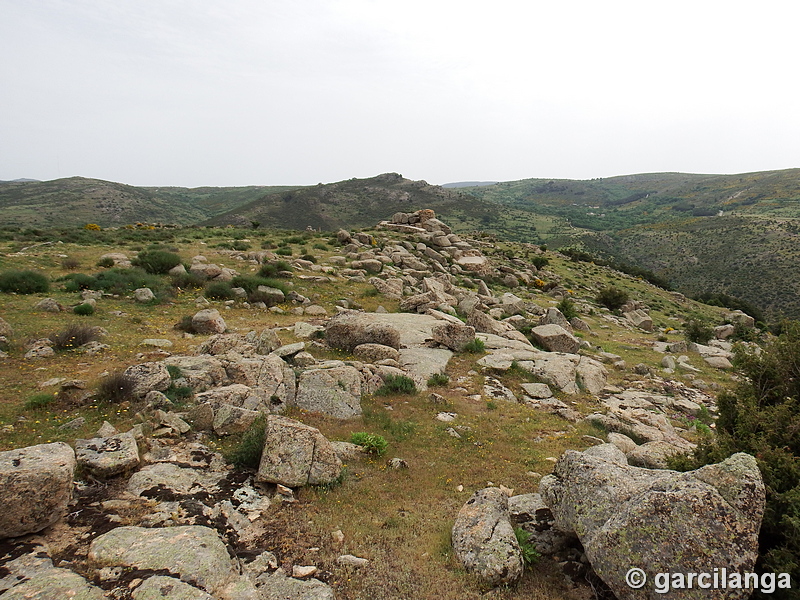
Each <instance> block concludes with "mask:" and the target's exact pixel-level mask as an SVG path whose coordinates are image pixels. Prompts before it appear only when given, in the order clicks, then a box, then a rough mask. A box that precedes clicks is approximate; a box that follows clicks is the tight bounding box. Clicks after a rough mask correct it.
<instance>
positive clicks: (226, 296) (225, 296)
mask: <svg viewBox="0 0 800 600" xmlns="http://www.w3.org/2000/svg"><path fill="white" fill-rule="evenodd" d="M203 295H204V296H205V297H206V298H210V299H211V300H231V299H232V298H233V297H234V294H233V286H232V285H231V283H230V282H229V281H212V282H211V283H209V284H207V285H206V289H205V291H204V292H203Z"/></svg>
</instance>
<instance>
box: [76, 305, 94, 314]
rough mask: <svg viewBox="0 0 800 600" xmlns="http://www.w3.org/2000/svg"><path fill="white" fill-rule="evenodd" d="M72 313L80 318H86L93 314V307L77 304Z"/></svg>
mask: <svg viewBox="0 0 800 600" xmlns="http://www.w3.org/2000/svg"><path fill="white" fill-rule="evenodd" d="M72 312H74V313H75V314H76V315H80V316H82V317H88V316H89V315H93V314H94V306H92V305H91V304H88V303H83V304H78V306H76V307H75V308H73V309H72Z"/></svg>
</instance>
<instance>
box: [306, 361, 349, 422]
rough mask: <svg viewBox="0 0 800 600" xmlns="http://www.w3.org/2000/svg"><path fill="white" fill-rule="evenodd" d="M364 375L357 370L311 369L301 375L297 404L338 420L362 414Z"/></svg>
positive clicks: (345, 367)
mask: <svg viewBox="0 0 800 600" xmlns="http://www.w3.org/2000/svg"><path fill="white" fill-rule="evenodd" d="M361 392H362V390H361V374H360V373H359V372H358V370H357V369H355V368H354V367H349V366H342V367H334V368H332V369H311V370H308V371H303V372H302V373H301V374H300V377H299V379H298V383H297V397H296V399H295V404H296V406H297V407H298V408H301V409H304V410H308V411H311V412H321V413H324V414H327V415H330V416H332V417H336V418H338V419H350V418H352V417H355V416H358V415H360V414H361Z"/></svg>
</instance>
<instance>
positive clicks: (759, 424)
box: [685, 322, 800, 598]
mask: <svg viewBox="0 0 800 600" xmlns="http://www.w3.org/2000/svg"><path fill="white" fill-rule="evenodd" d="M734 363H735V364H736V366H737V367H738V368H739V369H740V371H741V373H742V374H743V375H744V377H743V378H742V379H741V380H740V381H739V383H738V384H737V385H736V387H735V388H734V389H733V390H732V391H726V392H723V393H722V394H720V396H719V398H718V405H719V418H718V419H717V436H716V438H714V439H713V440H712V441H709V442H706V443H705V444H702V445H701V446H700V447H699V448H698V449H697V450H696V452H695V456H694V460H693V461H691V462H693V464H691V465H685V466H688V467H690V468H696V467H698V466H701V465H704V464H709V463H712V462H719V461H721V460H724V459H725V458H727V457H728V456H730V455H731V454H734V453H735V452H747V453H748V454H752V455H753V456H755V457H756V459H757V460H758V466H759V468H760V469H761V473H762V475H763V476H764V484H765V485H766V489H767V508H766V511H765V513H764V521H763V523H762V526H761V533H760V535H759V546H760V548H759V550H760V557H759V563H758V565H757V568H759V569H760V570H761V571H762V572H775V573H790V574H791V577H792V580H793V581H794V582H798V581H800V323H798V322H791V323H787V324H786V325H784V327H783V333H781V335H780V336H779V337H777V338H774V339H773V340H772V341H771V342H770V343H769V344H768V345H767V347H766V348H764V351H763V352H762V353H761V354H756V353H751V352H746V351H744V350H743V349H741V348H740V349H738V350H737V353H736V358H735V361H734ZM769 597H772V598H792V597H794V598H796V596H791V595H790V594H789V595H783V596H781V595H780V594H779V593H778V592H776V593H775V594H774V595H771V596H769Z"/></svg>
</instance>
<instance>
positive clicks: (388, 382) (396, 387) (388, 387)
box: [375, 375, 417, 396]
mask: <svg viewBox="0 0 800 600" xmlns="http://www.w3.org/2000/svg"><path fill="white" fill-rule="evenodd" d="M416 393H417V385H416V384H415V383H414V380H413V379H411V378H410V377H407V376H405V375H388V376H387V377H386V379H384V380H383V385H382V386H381V387H379V388H378V389H377V390H376V391H375V395H376V396H390V395H392V394H416Z"/></svg>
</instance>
